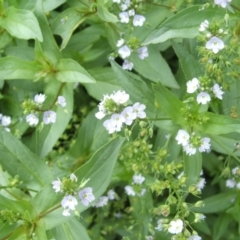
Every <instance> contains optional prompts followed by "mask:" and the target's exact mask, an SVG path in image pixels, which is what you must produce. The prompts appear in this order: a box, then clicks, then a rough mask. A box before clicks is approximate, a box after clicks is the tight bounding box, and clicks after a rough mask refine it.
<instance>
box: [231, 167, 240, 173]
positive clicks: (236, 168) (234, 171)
mask: <svg viewBox="0 0 240 240" xmlns="http://www.w3.org/2000/svg"><path fill="white" fill-rule="evenodd" d="M238 171H239V167H235V168H233V169H232V174H233V175H236V174H237V172H238Z"/></svg>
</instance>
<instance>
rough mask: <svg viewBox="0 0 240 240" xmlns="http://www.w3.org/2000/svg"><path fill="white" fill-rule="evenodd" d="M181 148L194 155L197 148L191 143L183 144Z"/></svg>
mask: <svg viewBox="0 0 240 240" xmlns="http://www.w3.org/2000/svg"><path fill="white" fill-rule="evenodd" d="M183 150H184V151H185V152H186V154H187V155H189V156H191V155H194V154H195V153H196V152H197V149H196V148H195V147H194V146H193V145H192V144H191V143H189V144H187V145H185V146H183Z"/></svg>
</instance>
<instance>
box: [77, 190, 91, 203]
mask: <svg viewBox="0 0 240 240" xmlns="http://www.w3.org/2000/svg"><path fill="white" fill-rule="evenodd" d="M78 196H79V198H80V200H81V202H82V204H83V205H84V206H88V205H89V203H90V202H92V201H94V200H95V197H94V195H93V193H92V188H91V187H87V188H84V189H83V190H81V191H79V192H78Z"/></svg>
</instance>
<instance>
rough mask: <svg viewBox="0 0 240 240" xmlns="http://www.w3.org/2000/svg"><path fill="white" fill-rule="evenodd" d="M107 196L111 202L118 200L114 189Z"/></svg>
mask: <svg viewBox="0 0 240 240" xmlns="http://www.w3.org/2000/svg"><path fill="white" fill-rule="evenodd" d="M107 196H108V199H109V200H114V199H116V193H115V192H114V191H113V190H112V189H111V190H109V191H108V192H107Z"/></svg>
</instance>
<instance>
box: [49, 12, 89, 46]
mask: <svg viewBox="0 0 240 240" xmlns="http://www.w3.org/2000/svg"><path fill="white" fill-rule="evenodd" d="M85 19H86V16H84V15H83V14H82V13H81V12H80V11H78V9H77V8H68V9H66V10H65V11H64V12H62V13H61V14H59V15H58V16H57V18H56V19H55V20H54V21H53V23H52V31H53V34H56V35H59V36H61V38H62V40H63V41H62V44H61V50H62V49H64V48H65V47H66V45H67V43H68V41H69V39H70V37H71V36H72V34H73V32H74V30H75V29H76V28H77V27H78V26H79V25H80V24H81V23H82V22H83V21H84V20H85Z"/></svg>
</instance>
